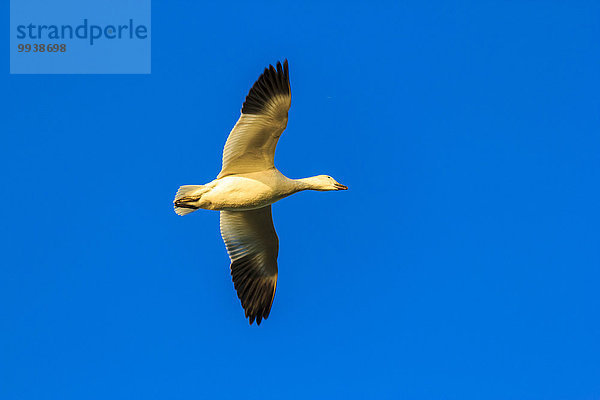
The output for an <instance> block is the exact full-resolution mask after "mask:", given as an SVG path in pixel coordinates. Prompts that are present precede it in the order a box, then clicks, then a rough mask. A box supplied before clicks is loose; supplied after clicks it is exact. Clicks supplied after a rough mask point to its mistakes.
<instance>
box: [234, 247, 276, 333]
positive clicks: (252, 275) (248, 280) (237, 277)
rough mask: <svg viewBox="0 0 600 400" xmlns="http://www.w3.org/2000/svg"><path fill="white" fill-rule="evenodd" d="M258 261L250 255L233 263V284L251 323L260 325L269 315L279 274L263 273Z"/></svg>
mask: <svg viewBox="0 0 600 400" xmlns="http://www.w3.org/2000/svg"><path fill="white" fill-rule="evenodd" d="M257 261H258V260H257V259H256V258H255V257H253V256H252V255H248V256H245V257H242V258H240V259H238V260H235V261H233V262H232V263H231V277H232V278H233V286H234V287H235V290H236V292H237V295H238V298H239V299H240V302H241V303H242V307H243V308H244V315H245V316H246V318H248V322H249V323H250V325H252V324H253V323H254V322H255V321H256V325H260V323H261V322H262V321H263V320H265V319H267V317H268V316H269V313H270V312H271V306H272V305H273V298H274V296H275V282H276V280H277V275H275V276H265V275H262V274H261V273H260V271H261V269H260V268H258V267H257V266H256V263H257Z"/></svg>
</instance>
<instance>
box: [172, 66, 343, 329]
mask: <svg viewBox="0 0 600 400" xmlns="http://www.w3.org/2000/svg"><path fill="white" fill-rule="evenodd" d="M290 105H291V94H290V81H289V70H288V63H287V60H285V61H284V63H283V66H282V65H281V63H280V62H278V63H277V67H276V68H275V67H273V66H272V65H270V66H269V68H265V70H264V72H263V74H262V75H261V76H260V77H259V78H258V80H257V81H256V82H255V83H254V85H253V86H252V88H251V89H250V93H248V96H247V97H246V101H244V105H243V106H242V115H241V116H240V119H239V120H238V121H237V123H236V124H235V126H234V127H233V130H232V131H231V133H230V134H229V138H228V139H227V142H226V143H225V148H224V150H223V167H222V169H221V172H220V173H219V175H218V176H217V179H215V180H213V181H212V182H210V183H207V184H206V185H185V186H181V187H180V188H179V190H178V191H177V195H176V196H175V201H174V202H173V203H174V206H175V212H176V213H177V214H178V215H186V214H189V213H191V212H193V211H194V210H197V209H199V208H203V209H207V210H218V211H220V212H221V236H222V237H223V241H224V242H225V246H226V247H227V252H228V253H229V257H230V258H231V276H232V278H233V284H234V287H235V290H236V291H237V294H238V297H239V299H240V301H241V303H242V307H243V308H244V310H245V313H246V317H247V318H248V319H249V321H250V324H252V323H253V322H254V321H255V320H256V323H257V325H259V324H260V322H261V321H262V320H263V319H266V318H267V317H268V316H269V312H270V311H271V305H272V304H273V297H274V296H275V287H276V285H277V253H278V251H279V239H278V238H277V233H275V228H274V227H273V219H272V216H271V204H273V203H275V202H276V201H278V200H281V199H282V198H284V197H287V196H289V195H291V194H294V193H296V192H300V191H302V190H320V191H325V190H346V189H348V188H347V187H346V186H344V185H342V184H340V183H338V182H336V181H335V179H333V178H332V177H330V176H327V175H319V176H313V177H311V178H304V179H289V178H286V177H285V176H284V175H283V174H282V173H281V172H279V171H278V170H277V168H275V165H274V163H273V158H274V156H275V146H276V145H277V141H278V140H279V136H281V134H282V133H283V131H284V129H285V127H286V125H287V121H288V110H289V109H290Z"/></svg>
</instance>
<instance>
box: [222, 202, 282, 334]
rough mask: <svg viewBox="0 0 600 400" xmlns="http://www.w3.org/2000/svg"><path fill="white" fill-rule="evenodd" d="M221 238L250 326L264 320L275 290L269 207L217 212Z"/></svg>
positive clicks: (275, 244)
mask: <svg viewBox="0 0 600 400" xmlns="http://www.w3.org/2000/svg"><path fill="white" fill-rule="evenodd" d="M221 236H222V237H223V241H224V242H225V247H227V253H229V258H231V276H232V278H233V285H234V287H235V290H236V291H237V294H238V297H239V299H240V301H241V302H242V307H244V310H245V311H246V318H248V319H249V320H250V324H252V323H253V322H254V320H256V324H257V325H260V322H261V320H262V319H267V317H268V316H269V312H270V311H271V305H272V304H273V297H274V296H275V287H276V286H277V254H278V252H279V239H278V238H277V233H276V232H275V227H274V226H273V218H272V216H271V206H267V207H263V208H259V209H257V210H250V211H221Z"/></svg>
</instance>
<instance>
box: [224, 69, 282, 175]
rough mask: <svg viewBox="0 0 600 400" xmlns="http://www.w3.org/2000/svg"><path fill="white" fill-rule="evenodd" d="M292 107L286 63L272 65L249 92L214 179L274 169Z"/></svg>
mask: <svg viewBox="0 0 600 400" xmlns="http://www.w3.org/2000/svg"><path fill="white" fill-rule="evenodd" d="M291 104H292V97H291V92H290V76H289V70H288V62H287V60H285V61H284V62H283V66H282V65H281V63H280V62H278V63H277V67H276V68H275V67H273V66H272V65H270V66H269V68H265V71H264V72H263V74H262V75H261V76H260V77H259V78H258V80H257V81H256V82H255V83H254V85H253V86H252V89H250V93H248V96H246V101H245V102H244V105H243V106H242V115H241V116H240V119H239V120H238V122H237V123H236V124H235V126H234V127H233V129H232V130H231V132H230V133H229V137H228V138H227V142H226V143H225V148H224V149H223V168H222V169H221V172H220V173H219V176H218V177H217V178H222V177H224V176H227V175H233V174H244V173H249V172H259V171H265V170H267V169H270V168H273V167H274V166H275V165H274V162H273V159H274V157H275V146H277V141H278V140H279V136H281V134H282V133H283V131H284V129H285V127H286V126H287V120H288V110H289V109H290V105H291Z"/></svg>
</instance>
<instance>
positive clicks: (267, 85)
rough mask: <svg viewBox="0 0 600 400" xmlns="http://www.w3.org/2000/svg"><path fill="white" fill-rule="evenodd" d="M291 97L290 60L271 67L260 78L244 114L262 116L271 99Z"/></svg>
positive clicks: (251, 92)
mask: <svg viewBox="0 0 600 400" xmlns="http://www.w3.org/2000/svg"><path fill="white" fill-rule="evenodd" d="M277 95H284V96H286V95H287V96H289V95H290V72H289V67H288V60H287V59H285V60H284V61H283V65H282V64H281V62H280V61H277V64H276V66H275V67H273V65H269V67H268V68H265V70H264V71H263V73H262V74H261V75H260V76H259V77H258V79H257V80H256V82H254V85H252V88H251V89H250V92H249V93H248V96H246V100H245V101H244V105H243V106H242V114H260V113H261V111H262V110H264V108H265V106H266V105H267V103H268V102H269V100H270V99H271V98H273V97H274V96H277Z"/></svg>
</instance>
